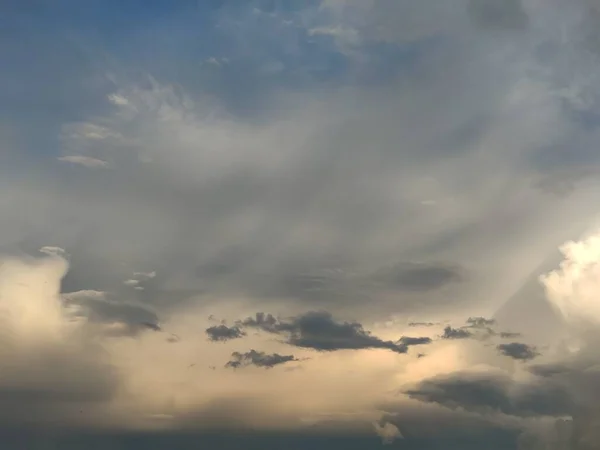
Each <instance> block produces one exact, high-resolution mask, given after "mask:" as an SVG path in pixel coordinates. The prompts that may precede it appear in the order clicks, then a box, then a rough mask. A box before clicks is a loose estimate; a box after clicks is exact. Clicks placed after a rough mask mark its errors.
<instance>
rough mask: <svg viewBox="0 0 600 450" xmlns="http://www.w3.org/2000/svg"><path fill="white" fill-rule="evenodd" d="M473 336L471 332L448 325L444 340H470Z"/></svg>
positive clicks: (443, 335) (445, 329) (443, 336)
mask: <svg viewBox="0 0 600 450" xmlns="http://www.w3.org/2000/svg"><path fill="white" fill-rule="evenodd" d="M472 336H473V333H471V332H470V331H469V330H465V329H463V328H452V327H451V326H450V325H448V326H447V327H446V328H444V334H442V339H468V338H470V337H472Z"/></svg>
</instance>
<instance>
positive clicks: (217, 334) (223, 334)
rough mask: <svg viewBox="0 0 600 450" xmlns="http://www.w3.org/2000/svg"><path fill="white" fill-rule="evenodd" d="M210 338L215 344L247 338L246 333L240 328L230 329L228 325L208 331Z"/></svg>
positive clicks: (214, 327) (217, 326) (211, 328)
mask: <svg viewBox="0 0 600 450" xmlns="http://www.w3.org/2000/svg"><path fill="white" fill-rule="evenodd" d="M206 334H207V335H208V338H209V339H210V340H211V341H213V342H224V341H229V340H231V339H239V338H241V337H244V336H246V333H245V332H244V331H242V330H241V329H240V328H239V327H237V326H233V327H228V326H227V325H223V324H221V325H214V326H212V327H208V328H207V329H206Z"/></svg>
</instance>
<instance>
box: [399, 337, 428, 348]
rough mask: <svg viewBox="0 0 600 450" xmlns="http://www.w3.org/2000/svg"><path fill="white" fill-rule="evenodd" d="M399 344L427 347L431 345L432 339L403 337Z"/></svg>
mask: <svg viewBox="0 0 600 450" xmlns="http://www.w3.org/2000/svg"><path fill="white" fill-rule="evenodd" d="M398 343H400V344H404V345H408V346H411V345H426V344H431V338H429V337H410V336H402V337H401V338H400V339H399V340H398Z"/></svg>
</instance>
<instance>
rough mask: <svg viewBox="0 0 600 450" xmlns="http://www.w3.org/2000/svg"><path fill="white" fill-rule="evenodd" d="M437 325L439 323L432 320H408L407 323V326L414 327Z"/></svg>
mask: <svg viewBox="0 0 600 450" xmlns="http://www.w3.org/2000/svg"><path fill="white" fill-rule="evenodd" d="M437 325H439V323H434V322H410V323H409V324H408V326H409V327H415V328H417V327H423V328H425V327H435V326H437Z"/></svg>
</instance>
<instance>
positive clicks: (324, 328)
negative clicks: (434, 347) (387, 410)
mask: <svg viewBox="0 0 600 450" xmlns="http://www.w3.org/2000/svg"><path fill="white" fill-rule="evenodd" d="M239 324H240V325H241V326H246V327H254V328H259V329H261V330H263V331H266V332H268V333H273V334H284V335H287V339H286V342H287V343H288V344H290V345H294V346H296V347H303V348H311V349H314V350H319V351H334V350H359V349H367V348H382V349H389V350H392V351H394V352H396V353H406V352H407V350H408V347H409V346H410V345H420V344H425V343H428V342H425V341H424V340H426V339H428V338H415V339H418V341H415V342H418V344H417V343H406V342H402V341H399V342H398V343H394V342H392V341H384V340H382V339H380V338H378V337H376V336H373V335H372V334H371V333H370V332H369V331H366V330H365V329H364V328H363V326H362V325H361V324H360V323H358V322H336V321H335V320H334V319H333V317H332V315H331V314H330V313H328V312H326V311H311V312H308V313H306V314H303V315H300V316H296V317H293V318H291V319H289V320H280V319H277V318H275V317H274V316H273V315H271V314H265V313H257V314H256V316H255V317H250V318H248V319H246V320H244V321H242V322H239ZM407 339H410V338H407Z"/></svg>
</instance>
